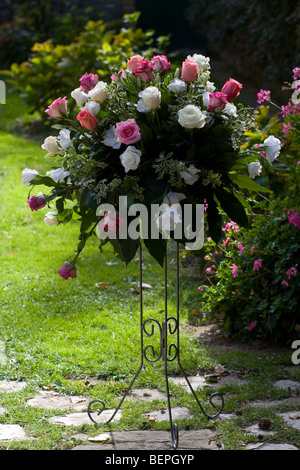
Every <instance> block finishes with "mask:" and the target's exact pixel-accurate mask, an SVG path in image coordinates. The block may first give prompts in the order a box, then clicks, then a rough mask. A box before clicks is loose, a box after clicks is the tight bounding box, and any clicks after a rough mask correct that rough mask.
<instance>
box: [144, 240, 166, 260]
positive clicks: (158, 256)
mask: <svg viewBox="0 0 300 470" xmlns="http://www.w3.org/2000/svg"><path fill="white" fill-rule="evenodd" d="M144 244H145V247H146V248H147V249H148V251H149V253H150V255H151V256H152V257H153V258H154V259H155V260H156V261H157V262H158V263H159V264H160V266H163V265H164V259H165V255H166V249H167V240H166V239H159V240H152V239H151V238H148V239H146V240H144Z"/></svg>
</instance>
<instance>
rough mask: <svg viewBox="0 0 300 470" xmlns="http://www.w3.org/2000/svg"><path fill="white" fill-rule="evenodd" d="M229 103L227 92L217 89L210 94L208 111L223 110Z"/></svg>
mask: <svg viewBox="0 0 300 470" xmlns="http://www.w3.org/2000/svg"><path fill="white" fill-rule="evenodd" d="M227 103H228V101H227V95H225V93H221V92H220V91H216V92H215V93H210V94H209V105H208V108H207V111H212V110H215V111H217V112H218V111H222V110H223V109H224V108H225V106H226V104H227Z"/></svg>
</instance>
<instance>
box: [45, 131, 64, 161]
mask: <svg viewBox="0 0 300 470" xmlns="http://www.w3.org/2000/svg"><path fill="white" fill-rule="evenodd" d="M41 147H42V149H43V150H46V151H47V152H48V153H47V155H46V157H53V156H54V155H57V153H58V152H59V150H60V148H59V146H58V144H57V138H56V137H54V136H53V135H49V136H48V137H46V139H45V140H44V143H43V145H42V146H41Z"/></svg>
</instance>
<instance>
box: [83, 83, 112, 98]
mask: <svg viewBox="0 0 300 470" xmlns="http://www.w3.org/2000/svg"><path fill="white" fill-rule="evenodd" d="M108 94H109V92H108V89H107V84H106V83H105V82H102V81H100V82H98V83H97V85H96V86H94V88H92V89H91V90H90V91H89V92H88V97H89V98H90V99H91V100H93V101H97V103H103V101H105V100H106V99H107V98H108Z"/></svg>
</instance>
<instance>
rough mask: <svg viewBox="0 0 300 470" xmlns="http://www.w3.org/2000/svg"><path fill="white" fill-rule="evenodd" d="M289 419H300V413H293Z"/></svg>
mask: <svg viewBox="0 0 300 470" xmlns="http://www.w3.org/2000/svg"><path fill="white" fill-rule="evenodd" d="M289 418H291V419H300V413H292V414H291V415H289Z"/></svg>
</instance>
